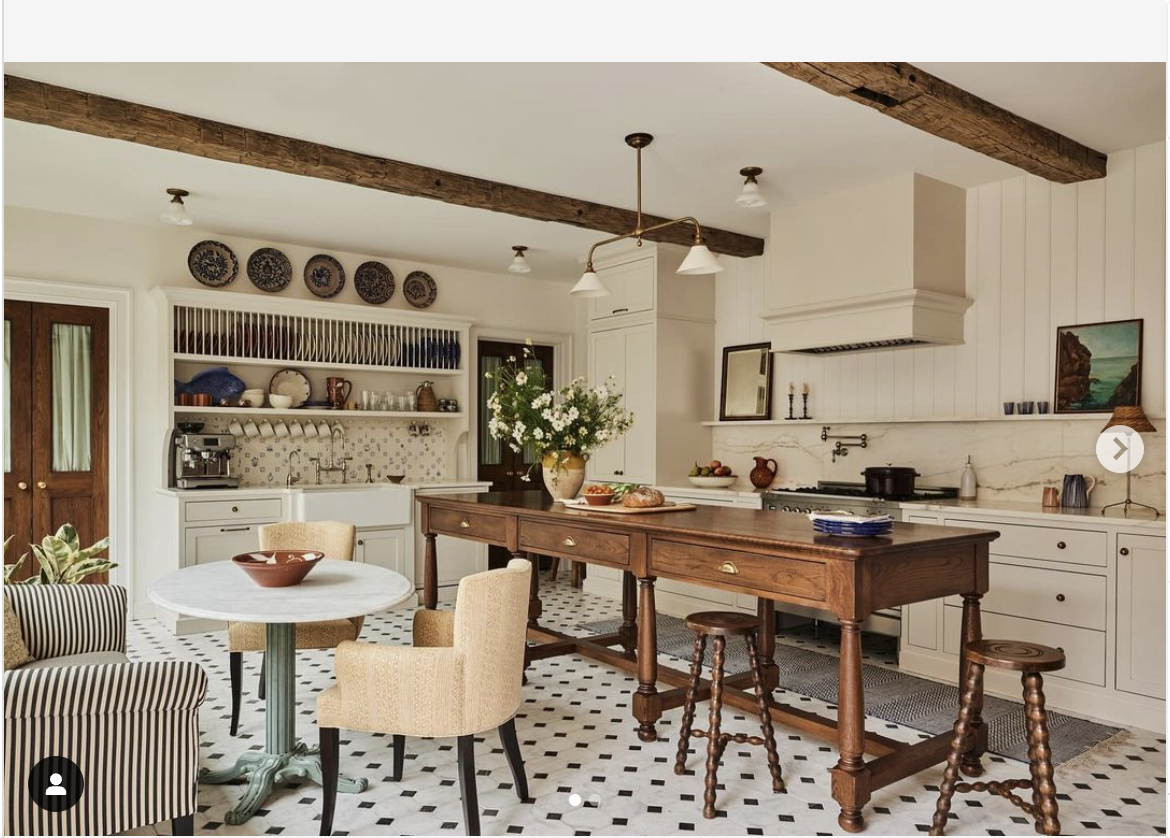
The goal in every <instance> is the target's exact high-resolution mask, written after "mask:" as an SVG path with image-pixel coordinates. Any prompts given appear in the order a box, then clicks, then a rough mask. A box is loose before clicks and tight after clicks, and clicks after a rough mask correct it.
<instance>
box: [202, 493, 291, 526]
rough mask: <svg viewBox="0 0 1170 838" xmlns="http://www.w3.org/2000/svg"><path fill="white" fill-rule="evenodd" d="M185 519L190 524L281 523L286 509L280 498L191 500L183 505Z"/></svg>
mask: <svg viewBox="0 0 1170 838" xmlns="http://www.w3.org/2000/svg"><path fill="white" fill-rule="evenodd" d="M183 517H184V520H186V521H188V522H197V521H259V520H268V521H279V520H280V519H281V518H283V517H284V509H283V504H282V503H281V500H280V498H248V499H246V500H245V499H243V498H241V499H240V500H189V501H186V502H185V503H184V504H183Z"/></svg>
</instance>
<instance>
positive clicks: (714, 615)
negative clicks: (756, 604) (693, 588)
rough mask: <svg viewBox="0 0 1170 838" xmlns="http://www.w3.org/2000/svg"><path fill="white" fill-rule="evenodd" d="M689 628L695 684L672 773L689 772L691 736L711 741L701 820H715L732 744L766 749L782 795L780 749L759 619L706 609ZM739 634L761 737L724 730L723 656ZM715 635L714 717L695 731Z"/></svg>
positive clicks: (689, 694) (775, 786)
mask: <svg viewBox="0 0 1170 838" xmlns="http://www.w3.org/2000/svg"><path fill="white" fill-rule="evenodd" d="M686 623H687V628H689V629H690V630H691V631H693V632H694V633H695V654H694V657H693V658H692V659H691V683H690V686H689V687H687V700H686V703H685V704H684V705H683V716H682V723H681V724H680V726H679V727H680V730H679V737H678V756H677V757H676V758H675V761H674V773H675V774H683V773H685V772H686V763H687V743H688V742H689V741H690V740H691V737H695V738H700V739H706V740H707V777H706V780H705V781H704V786H703V817H705V818H713V817H715V786H716V783H717V780H716V774H717V772H718V770H719V761H720V760H721V759H722V758H723V750H724V749H725V748H726V747H727V743H728V742H735V743H736V744H738V745H742V744H744V743H745V742H746V743H748V744H749V745H763V746H764V747H765V748H766V749H767V751H768V771H769V772H771V774H772V790H773V791H778V792H779V791H784V780H783V779H782V778H781V776H780V755H779V753H778V752H777V751H776V737H775V736H774V735H773V733H772V716H771V715H770V714H769V713H768V699H767V696H765V694H764V680H763V677H762V675H761V673H760V661H759V658H758V657H757V656H756V632H757V631H758V630H759V628H760V621H759V619H757V618H756V617H752V616H749V615H747V614H734V613H729V612H725V611H702V612H700V613H698V614H691V615H690V616H689V617H687V620H686ZM737 635H740V636H742V637H743V639H744V641H745V642H746V644H747V653H748V666H749V667H750V668H751V674H752V683H753V684H754V685H755V689H756V701H757V703H758V704H759V713H760V731H761V732H762V733H763V734H764V735H763V736H762V737H760V736H747V735H746V734H743V733H736V734H734V735H733V734H730V733H723V732H721V731H720V726H721V724H722V714H723V652H724V649H725V648H726V646H727V638H728V637H734V636H737ZM708 636H710V637H711V645H712V656H711V657H712V660H711V713H710V721H709V727H708V729H707V730H697V729H692V728H691V725H692V724H694V721H695V701H696V699H697V697H698V693H699V684H700V680H701V679H700V676H701V675H702V672H703V654H704V652H706V649H707V637H708Z"/></svg>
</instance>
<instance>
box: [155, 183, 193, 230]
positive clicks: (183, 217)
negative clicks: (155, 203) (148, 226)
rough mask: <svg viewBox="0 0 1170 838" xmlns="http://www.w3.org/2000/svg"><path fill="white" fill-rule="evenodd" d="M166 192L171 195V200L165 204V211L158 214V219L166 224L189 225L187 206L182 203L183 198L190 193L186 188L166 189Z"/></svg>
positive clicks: (189, 217)
mask: <svg viewBox="0 0 1170 838" xmlns="http://www.w3.org/2000/svg"><path fill="white" fill-rule="evenodd" d="M167 194H168V195H170V196H171V202H170V204H168V205H167V209H166V211H165V212H164V213H163V214H162V215H160V216H159V218H160V219H162V220H163V221H165V222H166V223H167V224H177V225H179V226H180V227H189V226H190V225H191V223H192V221H191V216H189V215H187V207H185V206H184V205H183V199H184V198H186V197H187V196H188V195H190V194H191V193H190V192H188V191H187V190H186V189H168V190H167Z"/></svg>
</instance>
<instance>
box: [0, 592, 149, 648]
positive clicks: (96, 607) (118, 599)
mask: <svg viewBox="0 0 1170 838" xmlns="http://www.w3.org/2000/svg"><path fill="white" fill-rule="evenodd" d="M4 596H6V597H8V601H9V602H11V603H12V610H13V611H15V612H16V617H17V619H18V620H19V621H20V633H21V634H22V635H24V642H25V645H27V646H28V652H29V654H30V655H32V656H33V657H34V658H36V659H37V660H43V659H44V658H59V657H61V656H62V655H85V654H89V653H90V652H123V653H125V651H126V589H125V588H123V587H120V586H118V585H5V586H4Z"/></svg>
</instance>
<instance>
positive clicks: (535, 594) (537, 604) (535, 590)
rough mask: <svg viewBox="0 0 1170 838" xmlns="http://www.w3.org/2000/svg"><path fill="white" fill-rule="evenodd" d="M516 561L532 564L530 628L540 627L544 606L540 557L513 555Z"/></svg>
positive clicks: (526, 554)
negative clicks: (525, 560)
mask: <svg viewBox="0 0 1170 838" xmlns="http://www.w3.org/2000/svg"><path fill="white" fill-rule="evenodd" d="M512 558H514V559H528V561H530V562H532V576H531V577H529V580H528V627H529V628H538V627H539V626H540V615H541V614H542V613H543V612H544V605H543V604H542V603H541V601H540V556H538V555H536V554H535V553H521V552H517V553H513V554H512Z"/></svg>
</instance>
